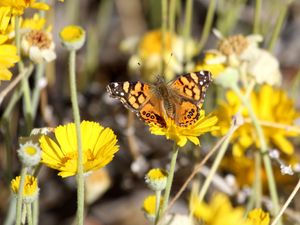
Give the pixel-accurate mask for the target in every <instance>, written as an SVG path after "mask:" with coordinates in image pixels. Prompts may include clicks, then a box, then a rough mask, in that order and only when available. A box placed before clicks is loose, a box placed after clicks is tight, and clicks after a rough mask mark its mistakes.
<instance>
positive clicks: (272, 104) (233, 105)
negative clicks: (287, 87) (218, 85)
mask: <svg viewBox="0 0 300 225" xmlns="http://www.w3.org/2000/svg"><path fill="white" fill-rule="evenodd" d="M226 100H227V101H221V102H220V103H219V108H218V109H217V110H216V111H215V115H217V117H218V119H219V122H218V125H219V126H220V130H217V131H215V132H213V134H215V135H216V136H223V135H225V134H226V133H227V131H228V129H229V127H230V121H231V118H232V116H233V115H235V114H236V113H237V111H238V109H239V108H240V106H241V101H240V99H239V97H238V96H237V95H236V94H235V93H234V92H233V91H228V92H227V93H226ZM250 103H251V105H252V107H253V109H254V112H255V114H256V116H257V117H258V119H259V120H260V121H263V122H271V123H272V122H273V123H278V124H281V125H294V123H295V121H296V119H297V118H299V117H300V114H299V112H297V111H296V109H295V106H294V102H293V101H292V100H291V99H290V98H289V97H288V96H287V94H286V93H285V92H284V91H283V90H280V89H276V88H273V87H272V86H269V85H263V86H261V88H260V89H259V91H258V92H255V93H254V92H253V93H251V95H250ZM242 116H243V117H244V118H245V121H246V123H244V125H242V126H240V127H239V128H238V129H237V130H236V131H235V132H234V134H233V136H232V138H231V143H232V144H233V154H234V155H235V156H241V155H243V154H244V152H245V150H246V149H248V148H249V147H251V146H255V147H257V148H258V147H259V141H258V137H257V134H256V130H255V128H254V126H253V124H252V122H251V121H250V118H249V113H248V111H247V109H246V108H244V107H242ZM262 126H263V132H264V135H265V138H266V141H267V142H268V145H270V146H274V147H276V148H278V149H279V150H281V151H282V152H284V153H286V154H288V155H291V154H293V152H294V147H293V145H292V143H291V142H290V141H289V140H288V139H287V137H295V136H297V135H299V134H298V133H297V132H296V131H293V130H292V129H290V130H287V129H284V128H279V127H272V126H267V125H264V123H263V124H262Z"/></svg>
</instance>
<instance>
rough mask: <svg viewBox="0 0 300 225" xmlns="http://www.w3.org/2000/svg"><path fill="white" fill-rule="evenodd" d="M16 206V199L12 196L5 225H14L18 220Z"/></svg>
mask: <svg viewBox="0 0 300 225" xmlns="http://www.w3.org/2000/svg"><path fill="white" fill-rule="evenodd" d="M16 205H17V201H16V198H15V197H14V196H11V197H10V202H9V208H8V212H7V213H6V218H5V220H4V225H12V224H13V223H14V221H15V218H16Z"/></svg>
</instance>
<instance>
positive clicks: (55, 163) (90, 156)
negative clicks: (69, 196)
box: [40, 121, 119, 177]
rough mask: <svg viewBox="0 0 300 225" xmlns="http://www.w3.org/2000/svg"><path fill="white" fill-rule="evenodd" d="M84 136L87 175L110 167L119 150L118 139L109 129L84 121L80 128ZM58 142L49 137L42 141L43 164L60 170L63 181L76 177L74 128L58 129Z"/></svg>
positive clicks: (61, 127) (84, 159) (73, 126)
mask: <svg viewBox="0 0 300 225" xmlns="http://www.w3.org/2000/svg"><path fill="white" fill-rule="evenodd" d="M80 128H81V135H82V150H83V167H84V172H85V173H87V172H89V171H94V170H97V169H100V168H102V167H104V166H105V165H107V164H108V163H109V162H110V161H111V160H112V159H113V157H114V154H115V153H116V152H117V151H118V150H119V146H118V145H116V143H117V138H116V135H115V134H114V133H113V131H112V130H111V129H110V128H104V127H102V126H101V125H100V124H98V123H96V122H90V121H83V122H81V124H80ZM54 134H55V138H56V140H53V139H51V138H50V137H49V136H45V135H44V136H42V137H41V138H40V145H41V148H42V160H41V162H42V163H44V164H46V165H47V166H48V167H50V168H53V169H56V170H59V171H60V172H59V173H58V175H59V176H61V177H69V176H73V175H75V174H76V173H77V139H76V129H75V124H74V123H70V124H67V125H64V126H58V127H57V128H55V130H54Z"/></svg>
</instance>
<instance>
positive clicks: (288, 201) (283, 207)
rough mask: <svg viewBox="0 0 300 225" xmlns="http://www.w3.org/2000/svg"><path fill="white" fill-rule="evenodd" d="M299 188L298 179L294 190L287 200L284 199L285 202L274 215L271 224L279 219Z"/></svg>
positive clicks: (273, 224)
mask: <svg viewBox="0 0 300 225" xmlns="http://www.w3.org/2000/svg"><path fill="white" fill-rule="evenodd" d="M299 189H300V180H298V183H297V185H296V187H295V188H294V190H293V191H292V193H291V194H290V196H289V198H288V200H286V202H285V203H284V205H283V206H282V208H281V210H280V212H279V213H278V214H277V215H276V217H275V219H274V220H273V222H272V224H271V225H275V224H276V223H277V222H278V221H279V219H280V218H281V216H282V214H283V212H284V211H285V210H286V209H287V207H288V206H289V204H290V203H291V201H292V200H293V198H294V197H295V195H296V194H297V192H298V191H299Z"/></svg>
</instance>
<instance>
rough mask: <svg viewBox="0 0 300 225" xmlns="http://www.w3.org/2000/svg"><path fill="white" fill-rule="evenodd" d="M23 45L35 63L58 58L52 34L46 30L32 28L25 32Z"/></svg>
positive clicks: (26, 53) (25, 51) (25, 52)
mask: <svg viewBox="0 0 300 225" xmlns="http://www.w3.org/2000/svg"><path fill="white" fill-rule="evenodd" d="M21 47H22V50H23V52H24V54H25V55H27V56H29V58H30V59H31V60H32V61H33V62H34V63H42V62H44V61H46V62H51V61H53V60H54V59H55V58H56V54H55V51H54V48H55V45H54V42H53V40H52V35H51V33H48V32H46V31H42V30H31V31H29V32H28V33H26V34H24V35H23V37H22V41H21Z"/></svg>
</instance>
